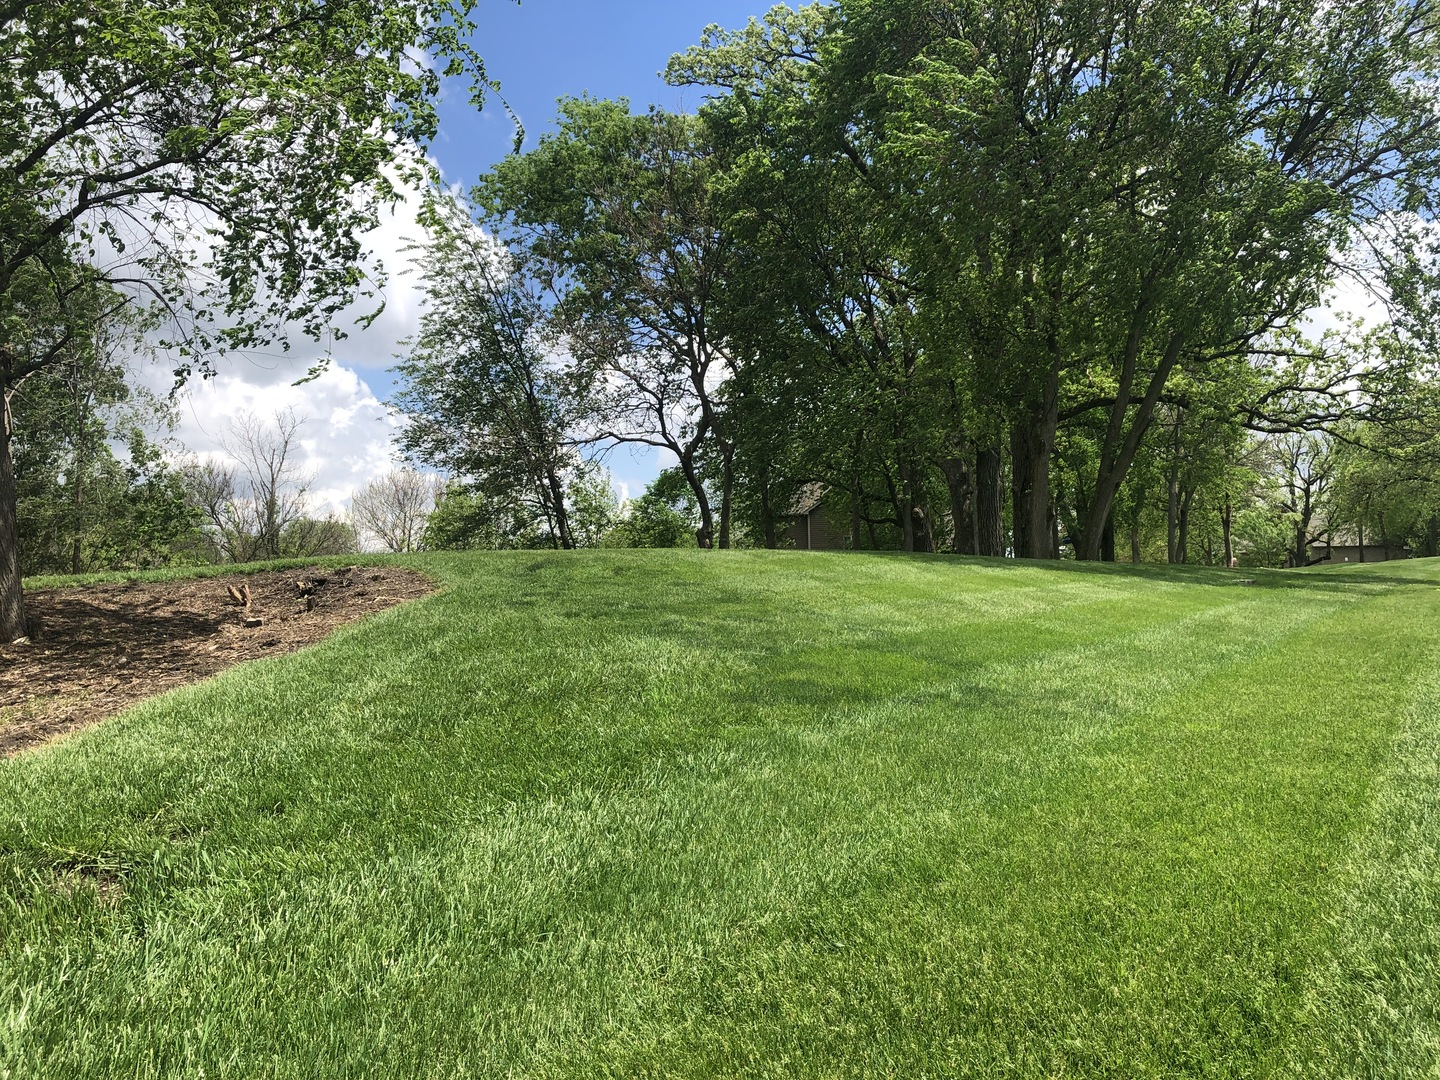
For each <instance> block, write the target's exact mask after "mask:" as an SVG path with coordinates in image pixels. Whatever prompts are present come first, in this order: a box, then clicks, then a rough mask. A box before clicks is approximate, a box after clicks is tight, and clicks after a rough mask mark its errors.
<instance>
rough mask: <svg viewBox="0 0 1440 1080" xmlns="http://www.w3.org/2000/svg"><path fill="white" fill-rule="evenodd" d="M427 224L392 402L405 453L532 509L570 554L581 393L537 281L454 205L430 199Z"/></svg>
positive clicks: (497, 498)
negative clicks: (401, 424) (418, 301)
mask: <svg viewBox="0 0 1440 1080" xmlns="http://www.w3.org/2000/svg"><path fill="white" fill-rule="evenodd" d="M427 223H428V226H429V234H430V238H429V242H428V244H427V246H426V247H425V248H424V250H423V253H422V255H421V257H420V259H419V267H420V271H421V275H422V279H421V280H422V287H423V288H424V290H425V298H426V299H425V310H424V311H423V313H422V314H421V317H420V332H419V334H418V335H417V336H416V338H415V341H414V342H413V343H412V345H411V348H410V354H409V356H408V357H407V358H406V359H405V360H404V361H403V362H402V363H401V364H400V365H399V367H398V369H397V370H398V372H399V375H400V380H401V381H400V389H399V391H398V393H397V394H396V396H395V398H394V400H393V401H392V402H391V404H392V405H393V406H394V408H395V409H396V410H397V411H398V412H400V413H402V414H403V415H404V416H405V418H406V421H407V423H406V425H405V428H404V429H403V431H402V432H401V435H400V446H401V447H402V449H403V450H404V451H405V453H406V454H408V455H409V456H410V457H411V458H412V459H414V460H416V461H419V462H422V463H424V464H425V465H428V466H430V467H431V468H434V469H439V470H442V471H444V472H447V473H449V474H451V475H453V476H457V477H462V478H464V479H465V481H466V485H467V486H468V487H469V488H471V489H473V490H476V491H482V492H483V493H484V494H486V495H487V496H488V497H489V498H490V500H491V501H492V502H495V503H497V504H504V505H508V504H511V503H515V502H518V503H521V504H524V505H527V506H529V507H530V508H531V509H532V510H533V513H534V516H535V517H536V518H537V519H538V520H541V521H543V522H544V523H545V527H546V530H547V531H548V533H549V535H550V536H551V537H552V542H553V544H554V546H556V547H559V548H567V549H568V548H573V547H574V546H575V538H574V536H573V535H572V532H571V528H570V522H569V511H568V507H567V498H566V487H567V484H568V482H569V479H570V477H571V476H572V475H573V473H574V470H575V467H576V466H577V464H578V463H579V456H578V454H577V453H576V451H575V448H574V443H575V441H576V439H575V437H574V435H573V434H572V430H573V429H574V428H575V427H576V426H577V425H578V424H579V423H580V422H581V420H582V418H583V416H584V415H585V409H584V407H583V393H582V391H581V389H580V387H578V386H577V381H576V378H575V374H574V372H573V371H572V370H570V369H568V368H567V367H566V366H565V365H564V364H563V363H562V362H561V359H560V358H559V357H557V356H556V355H555V350H554V347H553V346H554V342H553V340H552V338H551V337H550V336H549V326H550V324H549V314H548V312H547V311H546V309H545V306H544V304H543V303H542V299H541V296H540V294H539V291H538V289H537V286H536V282H535V280H534V279H533V278H532V277H530V276H529V275H527V273H526V269H527V268H526V266H525V264H524V262H523V260H522V259H520V258H518V257H517V256H515V255H513V254H512V253H510V252H508V251H506V250H505V249H504V248H502V247H500V246H499V245H498V244H496V243H495V242H494V241H493V240H491V239H490V238H489V237H488V236H486V235H485V234H484V233H483V232H482V231H481V230H480V229H479V228H478V227H477V226H476V225H475V224H474V223H473V222H472V221H471V220H470V218H469V216H468V214H466V212H465V210H464V208H463V207H462V206H460V205H458V204H457V203H455V202H454V201H453V200H451V199H449V198H446V197H443V196H440V197H437V198H436V199H434V200H433V201H432V203H431V205H430V207H429V210H428V214H427Z"/></svg>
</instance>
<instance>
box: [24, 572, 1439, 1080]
mask: <svg viewBox="0 0 1440 1080" xmlns="http://www.w3.org/2000/svg"><path fill="white" fill-rule="evenodd" d="M414 565H416V566H418V567H420V568H422V569H424V570H426V571H428V572H430V573H432V574H433V575H434V576H436V577H437V578H438V579H439V580H440V581H441V582H443V583H444V585H445V588H444V589H443V590H442V591H441V592H440V593H438V594H436V595H435V596H432V597H430V598H428V599H426V600H423V601H420V602H418V603H416V604H414V605H412V606H409V607H407V608H401V609H395V610H392V611H390V612H387V613H385V614H383V615H380V616H377V617H375V618H374V619H372V620H369V621H367V622H365V623H363V624H359V625H356V626H352V627H349V628H346V629H344V630H342V631H341V632H340V633H339V634H337V635H336V636H335V637H334V638H332V639H330V640H329V641H327V642H325V643H324V644H322V645H320V646H317V647H315V648H312V649H309V650H307V651H305V652H302V653H299V654H296V655H294V656H291V657H286V658H282V659H276V660H273V661H265V662H262V663H258V664H254V665H250V666H247V667H244V668H239V669H236V670H233V671H231V672H229V673H227V674H226V675H223V676H221V677H219V678H217V679H214V680H211V681H209V682H207V683H204V684H201V685H199V686H195V687H192V688H189V689H186V690H183V691H179V692H176V693H172V694H169V695H167V696H165V697H163V698H159V699H155V700H153V701H152V702H150V703H148V704H146V705H144V706H142V707H140V708H138V709H134V710H131V711H129V712H127V713H125V714H123V715H121V716H120V717H118V718H117V719H115V720H112V721H110V722H109V723H107V724H105V725H103V726H101V727H98V728H95V729H92V730H90V731H88V732H85V733H83V734H81V735H78V736H76V737H74V738H71V739H69V740H66V741H64V742H62V743H59V744H57V745H55V746H53V747H50V748H48V749H45V750H42V751H39V752H35V753H32V754H29V755H26V756H24V757H21V758H18V759H15V760H12V761H9V762H0V1077H9V1078H21V1077H24V1078H29V1077H45V1078H48V1077H56V1078H72V1077H74V1078H81V1077H171V1076H176V1077H178V1076H185V1077H200V1076H204V1077H207V1078H211V1080H213V1078H218V1077H293V1078H297V1080H298V1078H306V1080H309V1078H323V1077H361V1076H366V1077H461V1076H475V1077H482V1076H497V1077H501V1076H504V1077H511V1076H513V1077H595V1076H613V1077H640V1076H682V1077H707V1076H771V1077H808V1076H829V1077H870V1076H895V1077H904V1078H923V1077H1116V1078H1136V1077H1172V1076H1197V1077H1200V1076H1203V1077H1291V1076H1302V1077H1308V1076H1314V1077H1336V1078H1339V1077H1374V1078H1380V1077H1395V1078H1409V1077H1423V1076H1435V1075H1440V1072H1437V1069H1440V1065H1437V1061H1440V564H1435V563H1428V562H1411V563H1392V564H1388V565H1383V566H1371V567H1352V568H1341V569H1337V570H1333V571H1325V572H1310V573H1268V574H1267V573H1264V572H1260V573H1258V574H1257V575H1256V577H1257V580H1256V581H1255V583H1254V584H1253V585H1246V584H1242V583H1241V578H1240V577H1239V576H1238V575H1235V574H1226V573H1222V572H1206V571H1170V570H1164V569H1153V570H1131V569H1129V568H1100V567H1091V568H1082V567H1076V566H1073V565H1071V566H1068V567H1062V568H1041V567H1035V566H1021V565H1014V564H1009V565H1007V564H1002V563H999V562H986V561H978V560H951V559H945V558H929V557H904V556H888V557H887V556H858V555H857V556H846V555H833V556H826V555H807V554H799V553H763V552H760V553H733V554H732V553H704V554H702V553H682V552H615V553H597V554H583V555H574V556H569V557H562V556H559V555H548V554H535V553H506V554H495V555H486V556H463V557H462V556H455V557H443V556H430V557H424V558H417V559H415V560H414Z"/></svg>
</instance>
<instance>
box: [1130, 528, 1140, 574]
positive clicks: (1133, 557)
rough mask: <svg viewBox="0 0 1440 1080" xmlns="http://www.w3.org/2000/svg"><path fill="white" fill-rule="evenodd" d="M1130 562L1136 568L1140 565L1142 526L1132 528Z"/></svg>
mask: <svg viewBox="0 0 1440 1080" xmlns="http://www.w3.org/2000/svg"><path fill="white" fill-rule="evenodd" d="M1130 561H1131V562H1132V563H1134V564H1135V565H1136V566H1139V565H1140V526H1138V525H1132V526H1131V527H1130Z"/></svg>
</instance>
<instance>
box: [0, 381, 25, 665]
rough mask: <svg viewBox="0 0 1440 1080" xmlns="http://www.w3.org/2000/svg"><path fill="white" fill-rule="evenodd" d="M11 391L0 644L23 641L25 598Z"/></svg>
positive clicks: (1, 477)
mask: <svg viewBox="0 0 1440 1080" xmlns="http://www.w3.org/2000/svg"><path fill="white" fill-rule="evenodd" d="M10 393H11V392H10V391H9V390H5V391H3V393H0V397H3V402H4V404H3V405H0V641H3V642H10V641H15V640H16V639H18V638H23V637H24V636H25V633H26V629H25V595H24V592H23V590H22V587H21V579H20V529H19V525H18V523H17V521H16V518H15V463H14V461H13V459H12V458H11V456H10V443H11V435H12V433H13V430H14V428H13V426H12V419H11V415H10Z"/></svg>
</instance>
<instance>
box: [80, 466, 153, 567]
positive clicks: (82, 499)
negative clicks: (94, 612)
mask: <svg viewBox="0 0 1440 1080" xmlns="http://www.w3.org/2000/svg"><path fill="white" fill-rule="evenodd" d="M84 476H85V470H84V467H83V465H82V464H81V462H80V460H79V456H78V451H77V456H76V461H75V489H74V494H73V495H72V496H71V499H70V510H71V517H70V528H71V530H72V531H71V535H70V572H71V573H72V574H78V573H81V572H82V570H83V569H84V565H83V563H84V560H83V558H82V555H83V551H82V549H83V548H84V545H83V544H82V543H81V538H80V518H81V515H82V513H83V512H84V509H85V481H84ZM135 569H136V570H139V569H140V567H139V566H138V565H137V566H136V567H135Z"/></svg>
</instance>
